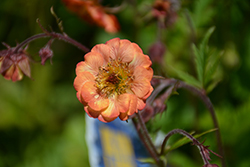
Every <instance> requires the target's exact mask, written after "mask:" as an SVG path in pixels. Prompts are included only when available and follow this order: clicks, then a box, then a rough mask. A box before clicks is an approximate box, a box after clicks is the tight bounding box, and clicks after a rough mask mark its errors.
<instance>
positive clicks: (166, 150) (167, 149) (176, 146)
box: [164, 128, 217, 155]
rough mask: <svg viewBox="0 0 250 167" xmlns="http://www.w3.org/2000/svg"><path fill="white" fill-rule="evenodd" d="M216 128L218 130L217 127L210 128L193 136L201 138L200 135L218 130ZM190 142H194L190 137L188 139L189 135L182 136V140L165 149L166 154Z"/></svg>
mask: <svg viewBox="0 0 250 167" xmlns="http://www.w3.org/2000/svg"><path fill="white" fill-rule="evenodd" d="M216 130H217V129H216V128H214V129H210V130H208V131H205V132H203V133H201V134H197V135H194V136H193V137H194V138H196V139H197V138H199V137H201V136H203V135H205V134H208V133H211V132H214V131H216ZM190 134H191V135H192V134H194V132H191V133H190ZM190 142H192V141H191V140H190V139H188V138H187V137H183V138H181V139H180V140H178V141H176V142H175V143H174V144H172V145H171V146H167V147H166V149H165V151H164V155H166V154H167V153H168V152H170V151H172V150H174V149H177V148H179V147H181V146H183V145H184V144H187V143H190Z"/></svg>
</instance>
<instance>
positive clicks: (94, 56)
mask: <svg viewBox="0 0 250 167" xmlns="http://www.w3.org/2000/svg"><path fill="white" fill-rule="evenodd" d="M84 59H85V64H80V65H79V66H77V67H78V68H80V69H79V70H78V71H82V70H88V71H89V72H91V73H92V74H93V75H97V74H98V72H99V68H100V67H101V66H103V63H104V59H103V57H102V55H100V54H99V53H96V52H89V53H87V54H86V55H85V56H84Z"/></svg>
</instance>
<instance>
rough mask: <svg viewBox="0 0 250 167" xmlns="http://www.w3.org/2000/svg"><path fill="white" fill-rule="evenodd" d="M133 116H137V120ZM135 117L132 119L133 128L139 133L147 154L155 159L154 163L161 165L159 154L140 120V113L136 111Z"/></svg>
mask: <svg viewBox="0 0 250 167" xmlns="http://www.w3.org/2000/svg"><path fill="white" fill-rule="evenodd" d="M135 118H137V121H138V122H137V121H136V120H135ZM135 118H133V119H132V120H133V123H134V125H135V128H136V130H137V132H138V134H139V137H140V139H141V140H142V142H143V144H144V145H145V147H146V149H147V150H148V152H149V154H150V155H151V156H152V158H153V159H154V160H155V162H156V164H157V165H158V166H159V167H163V166H164V163H163V162H162V160H161V159H160V158H159V154H158V153H157V151H156V148H155V146H154V144H153V143H152V140H151V138H150V136H149V134H148V131H147V128H146V126H145V124H144V122H143V120H142V117H141V115H140V113H136V117H135Z"/></svg>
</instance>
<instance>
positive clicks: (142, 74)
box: [131, 66, 153, 98]
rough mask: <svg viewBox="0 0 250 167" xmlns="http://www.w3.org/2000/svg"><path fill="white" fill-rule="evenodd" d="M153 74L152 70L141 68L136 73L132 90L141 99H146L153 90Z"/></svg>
mask: <svg viewBox="0 0 250 167" xmlns="http://www.w3.org/2000/svg"><path fill="white" fill-rule="evenodd" d="M152 76H153V74H152V72H151V70H147V69H145V68H143V67H141V66H139V67H137V68H136V69H135V71H134V80H133V83H132V84H131V90H132V91H133V92H134V93H135V95H136V96H138V97H139V98H142V97H144V96H145V95H146V94H147V93H148V92H149V91H150V89H151V84H150V78H152Z"/></svg>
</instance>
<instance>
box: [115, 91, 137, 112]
mask: <svg viewBox="0 0 250 167" xmlns="http://www.w3.org/2000/svg"><path fill="white" fill-rule="evenodd" d="M117 103H118V104H119V106H120V112H121V113H127V114H128V115H132V114H133V113H134V112H135V111H136V107H137V97H136V96H135V95H133V94H128V93H125V94H121V95H119V96H118V98H117Z"/></svg>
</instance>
